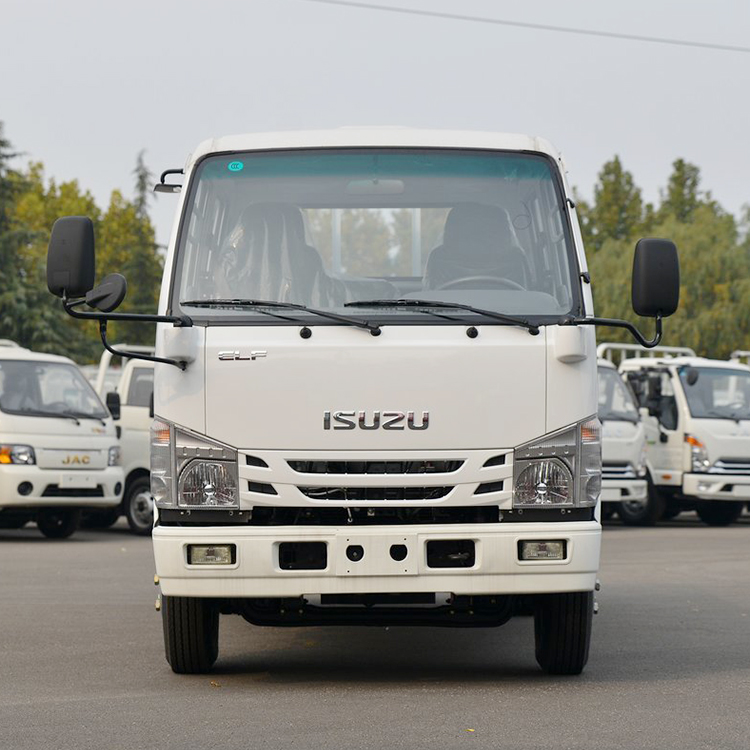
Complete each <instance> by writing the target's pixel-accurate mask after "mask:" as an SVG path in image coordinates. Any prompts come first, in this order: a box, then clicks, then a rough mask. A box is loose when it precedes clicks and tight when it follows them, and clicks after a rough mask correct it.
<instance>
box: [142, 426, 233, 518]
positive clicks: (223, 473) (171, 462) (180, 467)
mask: <svg viewBox="0 0 750 750" xmlns="http://www.w3.org/2000/svg"><path fill="white" fill-rule="evenodd" d="M175 480H177V481H175ZM151 494H152V495H153V496H154V502H155V503H156V505H157V506H158V507H160V508H174V507H181V508H238V507H239V491H238V476H237V451H236V450H234V449H233V448H230V447H228V446H226V445H222V444H221V443H217V442H215V441H213V440H209V439H208V438H206V437H204V436H203V435H197V434H195V433H192V432H188V431H187V430H183V429H180V428H179V427H175V426H174V425H172V424H169V423H168V422H164V421H162V420H158V419H157V420H154V423H153V425H152V428H151Z"/></svg>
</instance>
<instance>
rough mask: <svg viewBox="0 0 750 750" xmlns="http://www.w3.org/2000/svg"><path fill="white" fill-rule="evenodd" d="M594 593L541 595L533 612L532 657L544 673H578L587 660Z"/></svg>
mask: <svg viewBox="0 0 750 750" xmlns="http://www.w3.org/2000/svg"><path fill="white" fill-rule="evenodd" d="M593 614H594V592H593V591H581V592H575V593H571V594H542V595H540V596H539V597H537V606H536V610H535V612H534V640H535V642H536V660H537V662H538V664H539V666H540V667H541V668H542V669H543V670H544V671H545V672H547V673H548V674H580V673H581V672H582V671H583V668H584V667H585V666H586V662H587V661H588V659H589V643H590V642H591V624H592V618H593Z"/></svg>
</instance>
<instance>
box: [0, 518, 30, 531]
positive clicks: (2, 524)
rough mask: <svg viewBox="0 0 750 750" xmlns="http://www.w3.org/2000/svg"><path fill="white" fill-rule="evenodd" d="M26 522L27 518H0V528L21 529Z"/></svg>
mask: <svg viewBox="0 0 750 750" xmlns="http://www.w3.org/2000/svg"><path fill="white" fill-rule="evenodd" d="M28 522H29V521H28V519H27V518H0V529H22V528H23V527H24V526H26V524H27V523H28Z"/></svg>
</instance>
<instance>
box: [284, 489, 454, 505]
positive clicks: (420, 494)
mask: <svg viewBox="0 0 750 750" xmlns="http://www.w3.org/2000/svg"><path fill="white" fill-rule="evenodd" d="M297 489H299V491H300V492H301V493H302V494H303V495H306V496H307V497H309V498H312V499H313V500H333V501H344V502H361V501H365V500H405V501H409V500H437V499H438V498H441V497H445V496H446V495H447V494H448V493H449V492H450V491H451V490H452V489H453V487H298V488H297Z"/></svg>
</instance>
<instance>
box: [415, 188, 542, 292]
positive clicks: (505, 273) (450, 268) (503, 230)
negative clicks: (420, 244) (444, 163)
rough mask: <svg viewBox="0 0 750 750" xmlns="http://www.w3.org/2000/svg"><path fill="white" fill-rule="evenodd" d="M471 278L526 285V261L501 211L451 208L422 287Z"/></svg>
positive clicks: (470, 205) (475, 206)
mask: <svg viewBox="0 0 750 750" xmlns="http://www.w3.org/2000/svg"><path fill="white" fill-rule="evenodd" d="M471 276H491V277H496V278H498V279H509V280H510V281H514V282H516V283H517V284H520V285H521V286H522V287H527V286H528V283H529V281H530V272H529V265H528V261H527V259H526V255H525V253H524V251H523V249H522V248H521V246H520V244H519V242H518V238H517V237H516V233H515V230H514V229H513V224H512V223H511V220H510V215H509V214H508V212H507V211H506V210H505V209H504V208H501V207H499V206H485V205H481V204H479V203H466V204H463V205H460V206H456V207H455V208H452V209H451V211H450V213H449V214H448V218H447V219H446V220H445V229H444V231H443V244H442V245H439V246H438V247H436V248H435V249H434V250H433V251H432V252H431V253H430V257H429V258H428V259H427V266H426V267H425V273H424V288H425V289H440V288H441V287H442V286H444V285H445V284H448V283H450V282H452V281H459V280H460V279H464V278H468V277H471ZM477 288H481V287H479V286H477Z"/></svg>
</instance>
